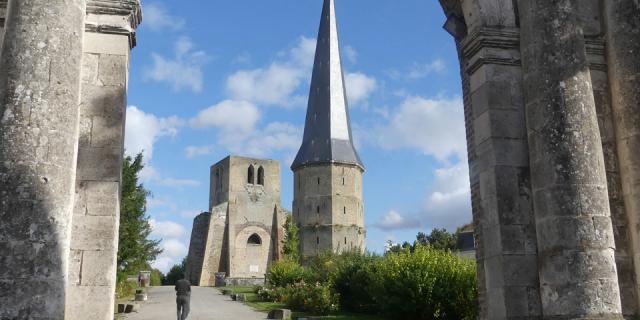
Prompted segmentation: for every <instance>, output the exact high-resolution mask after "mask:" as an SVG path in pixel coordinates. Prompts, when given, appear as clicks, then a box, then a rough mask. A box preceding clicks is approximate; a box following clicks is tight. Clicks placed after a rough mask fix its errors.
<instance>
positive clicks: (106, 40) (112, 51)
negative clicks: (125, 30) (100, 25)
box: [83, 32, 130, 56]
mask: <svg viewBox="0 0 640 320" xmlns="http://www.w3.org/2000/svg"><path fill="white" fill-rule="evenodd" d="M129 45H130V44H129V37H128V36H126V35H118V34H106V33H95V32H85V34H84V48H83V51H84V52H86V53H93V54H108V55H121V56H128V55H129V51H130V46H129Z"/></svg>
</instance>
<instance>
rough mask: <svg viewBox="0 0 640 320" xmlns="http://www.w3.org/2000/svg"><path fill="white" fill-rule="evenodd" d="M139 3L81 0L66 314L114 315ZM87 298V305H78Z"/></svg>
mask: <svg viewBox="0 0 640 320" xmlns="http://www.w3.org/2000/svg"><path fill="white" fill-rule="evenodd" d="M140 18H141V13H140V5H139V3H138V1H137V0H136V1H120V2H117V3H116V2H105V1H94V0H89V1H88V2H87V17H86V31H85V32H84V48H83V51H82V52H83V56H82V58H83V59H82V78H81V81H82V90H81V94H82V97H81V105H80V134H79V141H78V164H77V175H76V177H75V183H76V195H75V198H76V199H75V205H74V210H73V229H72V239H71V250H70V251H69V252H68V253H67V255H68V256H69V262H70V264H69V282H68V284H67V285H68V289H67V290H68V296H67V307H66V309H67V314H66V319H70V320H73V319H87V320H94V319H104V320H110V319H113V313H114V304H115V301H114V292H115V283H116V264H117V261H116V255H117V251H118V226H119V218H120V179H121V172H122V154H123V151H124V128H125V108H126V103H127V79H128V68H129V60H130V50H131V48H132V47H133V46H134V45H135V28H136V27H137V26H138V24H139V23H140ZM86 301H90V302H92V303H85V302H86Z"/></svg>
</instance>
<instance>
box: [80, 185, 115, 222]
mask: <svg viewBox="0 0 640 320" xmlns="http://www.w3.org/2000/svg"><path fill="white" fill-rule="evenodd" d="M75 200H76V201H75V209H74V214H75V215H87V216H116V214H117V213H118V212H119V210H120V184H119V183H118V182H110V181H81V182H79V183H77V185H76V199H75Z"/></svg>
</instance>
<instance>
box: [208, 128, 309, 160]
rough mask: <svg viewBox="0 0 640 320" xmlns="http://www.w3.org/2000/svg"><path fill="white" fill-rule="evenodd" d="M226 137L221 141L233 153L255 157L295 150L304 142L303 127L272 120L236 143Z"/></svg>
mask: <svg viewBox="0 0 640 320" xmlns="http://www.w3.org/2000/svg"><path fill="white" fill-rule="evenodd" d="M229 141H232V140H231V139H229V138H225V139H224V141H221V142H220V143H221V144H224V145H225V146H226V147H227V148H228V149H229V150H230V151H231V152H232V153H239V154H244V155H247V156H254V157H267V156H269V155H272V154H274V153H276V152H285V153H292V152H295V151H296V150H297V149H298V148H299V147H300V143H301V142H302V128H301V127H297V126H294V125H293V124H290V123H286V122H272V123H270V124H268V125H267V126H266V127H265V128H262V129H258V130H256V131H254V132H252V133H251V134H250V135H248V136H246V137H245V138H244V139H242V140H240V141H237V140H236V143H228V142H229Z"/></svg>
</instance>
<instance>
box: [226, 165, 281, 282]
mask: <svg viewBox="0 0 640 320" xmlns="http://www.w3.org/2000/svg"><path fill="white" fill-rule="evenodd" d="M229 165H230V167H229V169H228V171H229V174H230V182H229V186H230V190H229V202H230V206H229V216H228V220H227V223H228V224H229V256H230V258H229V270H228V272H229V274H228V276H229V277H231V278H252V277H264V274H265V273H266V268H267V266H268V264H269V262H270V261H273V260H274V258H275V256H276V254H275V252H276V251H277V250H279V249H278V247H279V244H277V243H274V241H273V236H275V235H273V236H272V229H273V226H272V224H273V222H274V214H276V213H277V210H278V208H279V207H280V163H279V162H278V161H270V160H258V159H250V158H243V157H231V161H230V164H229ZM250 166H253V168H254V169H255V170H254V177H253V179H254V180H253V182H251V181H249V179H248V178H249V177H248V169H249V167H250ZM260 168H262V169H263V170H264V180H263V185H260V184H259V182H258V179H259V169H260ZM283 223H284V221H281V222H280V223H279V224H278V225H279V226H282V225H283ZM253 234H257V235H258V236H260V239H261V244H260V245H259V246H258V245H251V244H249V243H248V240H249V237H251V236H252V235H253Z"/></svg>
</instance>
